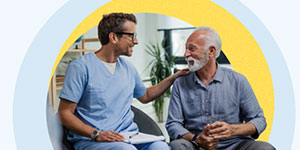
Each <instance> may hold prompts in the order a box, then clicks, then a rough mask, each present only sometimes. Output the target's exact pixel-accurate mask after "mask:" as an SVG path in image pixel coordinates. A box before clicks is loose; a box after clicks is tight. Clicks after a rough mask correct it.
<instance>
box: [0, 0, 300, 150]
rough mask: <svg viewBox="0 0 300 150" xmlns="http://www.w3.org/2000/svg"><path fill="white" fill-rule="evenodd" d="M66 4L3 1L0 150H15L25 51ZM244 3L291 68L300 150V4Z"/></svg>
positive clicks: (292, 0) (291, 0) (275, 0)
mask: <svg viewBox="0 0 300 150" xmlns="http://www.w3.org/2000/svg"><path fill="white" fill-rule="evenodd" d="M65 2H67V0H42V1H41V0H26V1H22V0H10V1H8V0H6V1H5V0H0V16H1V17H0V19H1V23H0V33H1V35H0V46H1V47H0V49H1V54H0V67H1V68H0V69H1V73H0V93H1V95H0V96H1V97H0V100H1V103H0V107H1V108H0V120H1V124H0V134H1V136H0V143H1V149H2V148H3V149H16V146H15V140H14V133H13V120H12V119H13V118H12V115H13V114H12V112H13V94H14V89H15V83H16V79H17V75H18V72H19V69H20V66H21V64H22V61H23V58H24V56H25V54H26V51H27V49H28V48H29V46H30V44H31V42H32V40H33V39H34V37H35V36H36V34H37V33H38V32H39V30H40V29H41V28H42V27H43V25H44V24H45V23H46V22H47V20H48V19H49V18H50V17H51V16H52V15H53V14H54V13H55V12H56V11H57V10H58V9H59V8H60V7H61V6H62V5H63V4H64V3H65ZM241 2H242V3H244V4H245V5H246V6H247V7H249V9H250V10H251V11H252V12H253V13H254V14H255V15H256V16H257V17H258V18H259V19H260V20H261V21H262V22H263V24H264V25H265V26H266V28H267V29H268V30H269V31H270V32H271V34H272V35H273V37H274V39H275V40H276V42H277V44H278V46H279V48H280V49H281V51H282V54H283V56H284V58H285V61H286V64H287V65H288V69H289V71H290V75H291V78H292V82H293V86H294V94H295V100H296V102H295V104H296V125H295V127H296V129H295V137H294V142H293V149H295V150H296V149H300V143H299V142H298V143H297V142H296V141H299V140H300V119H299V115H300V111H299V109H300V94H299V91H300V86H299V85H300V79H299V76H300V69H297V68H299V65H298V64H297V62H299V61H297V60H298V59H299V54H300V52H299V51H300V49H299V46H298V45H297V44H298V43H299V42H300V38H299V36H300V19H299V18H300V9H299V7H300V1H298V0H284V1H283V0H241ZM283 80H284V79H283ZM297 110H298V111H297ZM297 118H298V119H297ZM297 127H298V128H297ZM283 130H284V129H283ZM282 138H284V137H282Z"/></svg>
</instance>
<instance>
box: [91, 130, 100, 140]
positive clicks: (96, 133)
mask: <svg viewBox="0 0 300 150" xmlns="http://www.w3.org/2000/svg"><path fill="white" fill-rule="evenodd" d="M99 132H100V131H99V130H98V129H95V130H94V131H93V132H92V134H91V138H92V139H93V140H96V138H97V136H98V135H99Z"/></svg>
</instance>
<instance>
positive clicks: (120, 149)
mask: <svg viewBox="0 0 300 150" xmlns="http://www.w3.org/2000/svg"><path fill="white" fill-rule="evenodd" d="M113 149H117V150H137V149H136V148H135V146H133V145H132V144H127V143H118V144H116V145H114V147H113Z"/></svg>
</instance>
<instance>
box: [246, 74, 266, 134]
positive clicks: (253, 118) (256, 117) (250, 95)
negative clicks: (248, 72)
mask: <svg viewBox="0 0 300 150" xmlns="http://www.w3.org/2000/svg"><path fill="white" fill-rule="evenodd" d="M241 85H242V91H241V92H242V93H241V95H242V96H241V110H242V116H243V120H244V121H245V122H251V123H252V124H253V125H254V126H255V127H256V130H257V133H256V134H254V135H252V137H253V138H255V139H256V138H258V137H259V135H260V134H261V133H262V132H263V131H264V130H265V128H266V125H267V124H266V119H265V117H264V113H263V110H262V109H261V107H260V105H259V103H258V101H257V99H256V96H255V94H254V92H253V90H252V88H251V86H250V84H249V82H248V81H247V79H246V78H244V80H242V83H241Z"/></svg>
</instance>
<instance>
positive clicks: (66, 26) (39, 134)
mask: <svg viewBox="0 0 300 150" xmlns="http://www.w3.org/2000/svg"><path fill="white" fill-rule="evenodd" d="M108 2H109V0H105V1H101V2H100V1H84V2H82V1H79V0H74V1H69V2H67V3H66V4H65V5H64V6H63V7H61V8H60V9H59V10H58V11H57V12H56V13H55V14H54V15H53V16H52V17H51V18H50V19H49V20H48V22H47V23H46V24H45V25H44V26H43V28H42V29H41V30H40V32H39V33H38V35H37V36H36V38H35V39H34V41H33V42H32V44H31V46H30V48H29V49H28V51H27V53H26V56H25V57H24V61H23V63H22V66H21V69H20V72H19V75H18V79H17V83H16V89H15V95H14V110H13V121H14V134H15V139H16V146H17V148H18V149H30V150H32V149H53V148H52V146H51V143H50V139H49V134H48V129H47V121H46V115H45V114H46V106H47V104H46V101H45V100H46V98H47V92H48V84H49V79H50V74H51V70H52V67H53V64H54V62H55V60H56V58H57V55H58V53H59V51H60V49H61V47H62V46H63V44H64V42H65V41H66V39H67V38H68V36H69V35H70V34H71V33H72V31H73V30H74V29H75V27H76V26H77V25H78V24H79V23H80V22H81V21H82V20H83V19H85V18H86V17H87V16H88V15H89V14H91V13H92V12H93V11H94V10H96V9H97V8H99V7H101V6H102V5H104V4H105V3H108ZM213 2H215V3H216V4H218V5H220V6H221V7H223V8H224V9H226V10H227V11H229V12H230V13H231V14H233V15H234V16H235V17H236V18H237V19H238V20H239V21H241V22H242V23H243V24H244V26H245V27H246V28H247V29H248V30H249V31H250V33H251V34H252V35H253V36H254V38H255V39H256V41H257V42H258V44H259V46H260V47H261V49H262V51H263V53H264V55H265V58H266V60H267V62H268V65H269V68H270V71H271V75H272V80H273V85H274V93H275V111H274V122H273V127H272V131H271V135H270V139H269V141H270V142H271V143H272V144H273V145H274V146H275V147H276V148H277V149H290V148H291V145H292V140H293V134H294V124H295V105H294V103H295V102H294V101H295V100H294V94H293V87H292V82H291V79H290V76H289V72H288V69H287V66H286V64H285V61H284V58H283V57H282V54H281V52H280V49H279V48H278V46H277V44H276V42H275V41H274V39H273V38H272V36H271V34H270V33H269V32H268V31H267V29H266V28H265V27H264V25H263V24H262V23H261V22H260V21H259V19H258V18H257V17H256V16H255V15H254V14H253V13H251V11H250V10H249V9H248V8H247V7H245V6H244V5H243V4H242V3H241V2H240V1H236V0H227V1H222V0H213ZM79 10H80V11H79ZM280 129H284V130H280ZM282 137H284V138H282Z"/></svg>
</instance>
